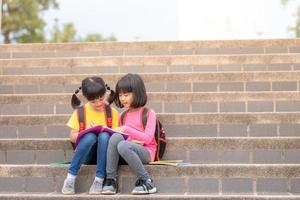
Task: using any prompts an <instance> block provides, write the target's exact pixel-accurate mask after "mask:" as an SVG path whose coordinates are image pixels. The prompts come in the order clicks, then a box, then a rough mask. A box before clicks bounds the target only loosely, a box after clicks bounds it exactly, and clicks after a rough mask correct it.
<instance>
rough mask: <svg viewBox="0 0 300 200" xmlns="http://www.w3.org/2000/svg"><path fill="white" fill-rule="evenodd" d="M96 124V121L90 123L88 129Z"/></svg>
mask: <svg viewBox="0 0 300 200" xmlns="http://www.w3.org/2000/svg"><path fill="white" fill-rule="evenodd" d="M94 126H95V122H92V123H90V124H89V125H88V126H87V129H88V128H93V127H94Z"/></svg>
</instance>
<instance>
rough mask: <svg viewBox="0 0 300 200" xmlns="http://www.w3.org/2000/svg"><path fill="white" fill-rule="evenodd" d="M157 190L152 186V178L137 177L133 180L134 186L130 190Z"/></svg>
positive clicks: (150, 192)
mask: <svg viewBox="0 0 300 200" xmlns="http://www.w3.org/2000/svg"><path fill="white" fill-rule="evenodd" d="M156 191H157V189H156V187H155V186H154V183H153V180H152V179H148V180H142V179H138V180H137V181H136V182H135V188H134V189H133V190H132V192H131V193H132V194H153V193H155V192H156Z"/></svg>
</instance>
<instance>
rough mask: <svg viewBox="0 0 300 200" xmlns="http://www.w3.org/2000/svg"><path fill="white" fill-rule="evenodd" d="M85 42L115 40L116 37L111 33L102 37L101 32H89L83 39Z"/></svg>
mask: <svg viewBox="0 0 300 200" xmlns="http://www.w3.org/2000/svg"><path fill="white" fill-rule="evenodd" d="M83 41H85V42H97V41H117V38H116V37H115V36H114V35H111V36H109V37H107V38H104V37H103V36H102V35H101V34H98V33H89V34H87V36H86V37H85V39H84V40H83Z"/></svg>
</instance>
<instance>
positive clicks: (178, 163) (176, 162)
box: [149, 160, 191, 166]
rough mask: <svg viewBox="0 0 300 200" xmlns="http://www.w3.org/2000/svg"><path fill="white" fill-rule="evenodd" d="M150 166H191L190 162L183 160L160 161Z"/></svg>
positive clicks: (151, 163)
mask: <svg viewBox="0 0 300 200" xmlns="http://www.w3.org/2000/svg"><path fill="white" fill-rule="evenodd" d="M149 164H150V165H170V166H186V165H191V163H189V162H183V160H159V161H153V162H150V163H149Z"/></svg>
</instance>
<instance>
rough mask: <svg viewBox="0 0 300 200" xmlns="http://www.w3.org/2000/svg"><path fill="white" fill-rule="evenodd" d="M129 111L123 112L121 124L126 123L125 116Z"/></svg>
mask: <svg viewBox="0 0 300 200" xmlns="http://www.w3.org/2000/svg"><path fill="white" fill-rule="evenodd" d="M127 112H128V111H127V110H126V111H124V112H122V114H121V116H120V123H121V124H120V125H121V126H122V125H123V124H124V119H125V116H126V114H127Z"/></svg>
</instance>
